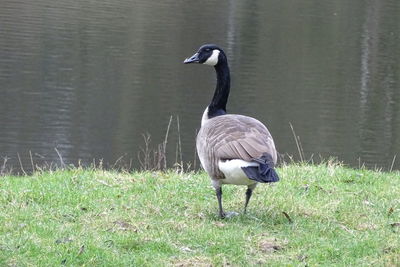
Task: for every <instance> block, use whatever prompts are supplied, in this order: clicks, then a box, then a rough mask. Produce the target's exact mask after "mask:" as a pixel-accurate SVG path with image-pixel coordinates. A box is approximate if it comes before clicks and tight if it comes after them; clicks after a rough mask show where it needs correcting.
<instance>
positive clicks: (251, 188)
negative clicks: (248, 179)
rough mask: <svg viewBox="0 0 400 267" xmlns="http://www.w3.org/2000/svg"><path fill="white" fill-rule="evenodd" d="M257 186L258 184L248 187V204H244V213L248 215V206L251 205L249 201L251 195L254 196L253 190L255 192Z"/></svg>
mask: <svg viewBox="0 0 400 267" xmlns="http://www.w3.org/2000/svg"><path fill="white" fill-rule="evenodd" d="M256 186H257V184H254V185H249V186H248V187H247V191H246V202H245V203H244V213H246V211H247V205H248V204H249V200H250V198H251V195H252V194H253V190H254V188H256Z"/></svg>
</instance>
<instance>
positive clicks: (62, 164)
mask: <svg viewBox="0 0 400 267" xmlns="http://www.w3.org/2000/svg"><path fill="white" fill-rule="evenodd" d="M54 150H55V151H56V153H57V155H58V158H59V159H60V164H61V168H65V166H66V165H65V163H64V160H63V158H62V156H61V153H60V152H59V151H58V149H57V148H56V147H55V148H54Z"/></svg>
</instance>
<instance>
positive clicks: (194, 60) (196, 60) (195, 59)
mask: <svg viewBox="0 0 400 267" xmlns="http://www.w3.org/2000/svg"><path fill="white" fill-rule="evenodd" d="M199 61H200V59H199V53H196V54H194V55H193V56H191V57H189V58H187V59H185V61H183V64H190V63H199Z"/></svg>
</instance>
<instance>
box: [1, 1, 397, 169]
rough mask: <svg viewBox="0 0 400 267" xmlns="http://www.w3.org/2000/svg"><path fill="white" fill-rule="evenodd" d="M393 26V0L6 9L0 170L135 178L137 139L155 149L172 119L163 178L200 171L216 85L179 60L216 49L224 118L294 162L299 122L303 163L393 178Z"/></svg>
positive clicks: (206, 73) (25, 4) (38, 4)
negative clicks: (203, 48)
mask: <svg viewBox="0 0 400 267" xmlns="http://www.w3.org/2000/svg"><path fill="white" fill-rule="evenodd" d="M399 14H400V1H398V0H381V1H364V0H362V1H361V0H355V1H348V0H338V1H311V0H299V1H289V0H284V1H239V0H233V1H172V0H167V1H144V0H143V1H139V0H136V1H126V0H121V1H111V0H100V1H89V0H82V1H75V0H65V1H51V0H37V1H30V0H20V1H11V0H5V1H2V3H1V7H0V93H1V95H0V97H1V98H0V157H1V158H0V160H1V162H0V167H1V165H2V162H3V160H4V159H7V167H8V168H11V167H12V168H13V169H14V170H16V171H18V172H19V171H20V166H21V165H22V166H23V167H24V169H25V170H26V171H27V170H29V169H31V168H32V167H31V166H32V162H33V165H36V164H38V165H40V164H44V163H45V162H47V164H50V163H51V162H54V163H57V164H60V157H61V158H62V161H63V162H64V163H65V164H75V165H77V164H78V162H81V164H85V165H87V164H90V163H91V162H93V161H95V162H96V163H97V164H99V161H100V160H101V159H102V160H103V164H105V165H108V166H109V165H111V166H112V165H113V164H114V163H115V162H117V164H125V165H130V166H131V167H135V168H139V167H140V163H139V161H138V153H139V151H141V149H143V148H144V147H145V144H144V141H143V134H146V133H148V134H150V135H151V143H150V148H151V149H152V148H156V146H157V144H159V143H162V142H163V140H164V138H165V133H166V131H167V127H168V124H169V120H170V117H171V116H172V122H171V125H170V131H169V135H168V143H167V149H166V153H167V158H168V165H169V166H171V165H172V164H173V163H174V162H175V161H176V160H178V161H180V156H182V160H183V161H184V162H191V164H192V167H193V165H195V167H198V161H197V162H196V161H195V160H194V159H195V145H194V139H195V135H196V129H198V128H199V127H200V119H201V115H202V113H203V110H204V109H205V107H206V106H207V105H208V103H209V101H210V99H211V96H212V94H213V90H214V87H215V74H214V70H213V69H212V68H210V67H208V66H195V65H189V66H187V65H183V64H182V61H183V59H184V58H185V57H187V56H190V55H192V54H193V52H194V51H195V50H197V48H198V47H199V46H200V45H201V44H203V43H216V44H218V45H220V46H221V47H222V48H224V49H225V52H226V54H227V55H228V58H229V63H230V67H231V76H232V89H231V96H230V99H229V103H228V112H230V113H240V114H245V115H250V116H254V117H256V118H258V119H259V120H261V121H262V122H264V123H265V124H266V125H267V126H268V128H269V129H270V131H271V133H272V134H273V136H274V139H275V143H276V146H277V149H278V151H279V152H280V153H281V154H282V155H284V157H285V158H286V159H288V156H287V155H293V156H294V159H299V153H298V148H297V146H296V142H295V139H294V137H293V132H292V130H291V127H290V123H291V124H292V125H293V129H294V131H295V133H296V135H297V136H299V139H300V143H301V146H302V149H303V151H304V152H303V153H304V155H303V157H304V158H305V159H310V158H313V159H314V160H315V161H318V160H319V159H320V158H327V157H330V156H333V157H337V158H338V159H339V160H341V161H344V162H345V163H346V164H348V165H351V166H354V167H358V166H360V165H363V164H364V165H365V166H367V167H370V168H375V167H378V168H384V169H390V168H391V167H392V165H393V168H397V169H399V168H400V156H399V155H398V154H399V151H400V103H399V100H400V53H399V51H400V16H399ZM178 118H179V131H178V125H177V121H178V120H177V119H178ZM179 144H180V145H179ZM180 151H181V153H180ZM396 155H397V156H398V159H397V160H395V157H396ZM141 156H143V155H141Z"/></svg>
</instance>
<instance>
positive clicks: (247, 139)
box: [196, 114, 277, 179]
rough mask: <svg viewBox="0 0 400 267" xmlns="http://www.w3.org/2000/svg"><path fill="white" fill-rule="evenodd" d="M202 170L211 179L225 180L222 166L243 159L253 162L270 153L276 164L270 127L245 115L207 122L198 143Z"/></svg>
mask: <svg viewBox="0 0 400 267" xmlns="http://www.w3.org/2000/svg"><path fill="white" fill-rule="evenodd" d="M196 148H197V152H198V155H199V158H200V161H201V164H202V166H203V168H204V169H205V170H206V172H207V173H208V175H209V176H210V177H211V179H225V176H224V174H223V173H222V172H221V170H220V169H219V167H218V166H219V162H220V161H225V160H232V159H242V160H244V161H248V162H251V161H252V160H253V159H257V158H260V157H261V156H262V155H263V154H265V153H267V154H269V155H270V156H271V158H272V160H273V164H276V161H277V153H276V149H275V144H274V141H273V139H272V136H271V134H270V133H269V131H268V129H267V127H265V125H264V124H262V123H261V122H260V121H258V120H256V119H254V118H251V117H248V116H243V115H235V114H226V115H221V116H217V117H214V118H211V119H208V120H206V121H204V123H203V125H202V126H201V128H200V131H199V133H198V135H197V139H196Z"/></svg>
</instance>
